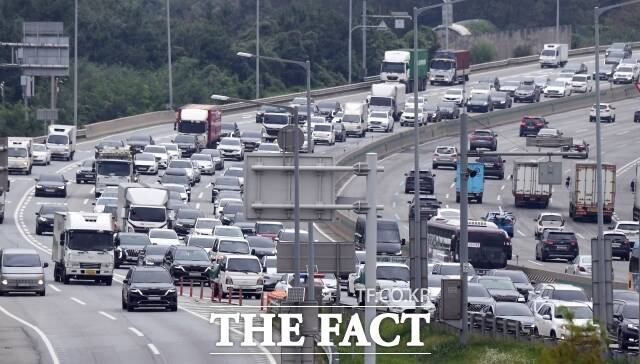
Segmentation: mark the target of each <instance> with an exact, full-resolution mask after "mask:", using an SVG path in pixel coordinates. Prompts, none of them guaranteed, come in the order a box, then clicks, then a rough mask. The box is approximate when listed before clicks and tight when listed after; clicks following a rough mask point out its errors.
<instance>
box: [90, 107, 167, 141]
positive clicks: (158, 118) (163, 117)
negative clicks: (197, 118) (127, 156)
mask: <svg viewBox="0 0 640 364" xmlns="http://www.w3.org/2000/svg"><path fill="white" fill-rule="evenodd" d="M175 120H176V116H175V113H174V112H173V111H154V112H149V113H146V114H140V115H133V116H126V117H124V118H119V119H113V120H109V121H103V122H100V123H93V124H87V126H86V137H87V138H88V139H94V138H100V137H104V136H107V135H111V134H116V133H121V132H124V131H129V130H134V129H140V128H146V127H150V126H155V125H161V124H168V123H172V122H174V121H175Z"/></svg>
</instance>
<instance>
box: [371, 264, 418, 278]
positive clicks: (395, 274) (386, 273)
mask: <svg viewBox="0 0 640 364" xmlns="http://www.w3.org/2000/svg"><path fill="white" fill-rule="evenodd" d="M409 276H410V275H409V268H407V267H402V266H378V267H377V268H376V279H378V280H381V279H384V280H390V281H405V282H408V281H409Z"/></svg>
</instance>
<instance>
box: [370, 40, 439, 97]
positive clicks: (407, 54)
mask: <svg viewBox="0 0 640 364" xmlns="http://www.w3.org/2000/svg"><path fill="white" fill-rule="evenodd" d="M413 57H414V52H413V49H396V50H391V51H386V52H384V59H383V60H382V65H381V66H380V79H381V80H382V81H385V82H386V81H392V82H400V83H404V84H405V85H407V92H413V80H414V77H418V91H423V90H424V89H425V88H426V87H427V57H428V55H427V50H426V49H418V70H417V72H414V71H415V70H414V69H413V63H414V61H413Z"/></svg>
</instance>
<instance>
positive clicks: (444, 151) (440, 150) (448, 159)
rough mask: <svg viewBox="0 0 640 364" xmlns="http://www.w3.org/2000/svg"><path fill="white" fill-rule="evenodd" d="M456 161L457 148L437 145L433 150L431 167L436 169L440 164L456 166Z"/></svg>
mask: <svg viewBox="0 0 640 364" xmlns="http://www.w3.org/2000/svg"><path fill="white" fill-rule="evenodd" d="M457 163H458V148H456V147H453V146H450V145H439V146H437V147H436V150H435V151H434V152H433V161H432V162H431V168H432V169H438V167H440V166H447V167H453V168H456V166H457Z"/></svg>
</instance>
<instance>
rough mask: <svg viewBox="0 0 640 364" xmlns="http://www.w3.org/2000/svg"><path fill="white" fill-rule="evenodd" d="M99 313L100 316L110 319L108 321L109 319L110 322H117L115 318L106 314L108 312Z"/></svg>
mask: <svg viewBox="0 0 640 364" xmlns="http://www.w3.org/2000/svg"><path fill="white" fill-rule="evenodd" d="M98 313H99V314H101V315H102V316H104V317H106V318H108V319H109V320H111V321H115V320H116V318H115V317H113V316H111V315H109V314H108V313H106V312H104V311H98Z"/></svg>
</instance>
